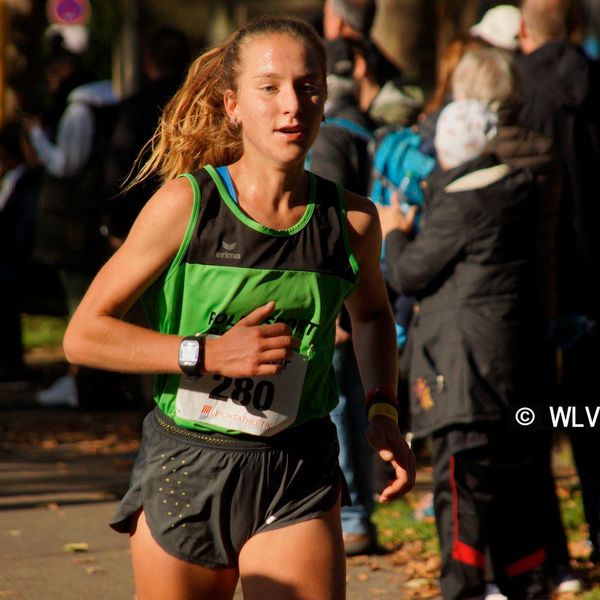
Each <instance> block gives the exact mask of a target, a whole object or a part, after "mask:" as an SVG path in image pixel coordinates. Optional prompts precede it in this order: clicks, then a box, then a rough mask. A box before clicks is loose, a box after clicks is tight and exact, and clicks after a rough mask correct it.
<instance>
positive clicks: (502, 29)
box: [470, 4, 521, 51]
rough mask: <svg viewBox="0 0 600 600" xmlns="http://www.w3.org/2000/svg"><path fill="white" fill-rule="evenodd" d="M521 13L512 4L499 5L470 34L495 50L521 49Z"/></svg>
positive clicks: (472, 28)
mask: <svg viewBox="0 0 600 600" xmlns="http://www.w3.org/2000/svg"><path fill="white" fill-rule="evenodd" d="M520 22H521V11H520V10H519V9H518V8H517V7H516V6H512V5H511V4H499V5H498V6H494V7H493V8H490V9H489V10H488V11H487V12H486V13H485V14H484V15H483V17H482V19H481V21H479V23H476V24H475V25H473V27H471V29H470V33H471V35H473V36H475V37H479V38H481V39H482V40H484V41H485V42H487V43H488V44H490V45H491V46H494V47H495V48H501V49H502V50H511V51H514V50H517V49H518V48H519V24H520Z"/></svg>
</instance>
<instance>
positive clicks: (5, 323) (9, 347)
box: [0, 266, 24, 379]
mask: <svg viewBox="0 0 600 600" xmlns="http://www.w3.org/2000/svg"><path fill="white" fill-rule="evenodd" d="M19 283H20V282H19V280H18V275H17V274H16V273H11V272H10V271H9V270H8V269H4V268H3V267H1V266H0V288H1V290H2V291H1V292H0V319H1V321H0V329H1V331H0V377H1V378H5V379H10V378H11V377H13V376H14V377H18V376H19V374H20V372H21V371H22V370H23V369H24V364H23V345H22V342H21V292H20V288H19Z"/></svg>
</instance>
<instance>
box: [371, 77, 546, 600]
mask: <svg viewBox="0 0 600 600" xmlns="http://www.w3.org/2000/svg"><path fill="white" fill-rule="evenodd" d="M512 85H514V81H512ZM497 130H498V115H497V114H496V112H495V111H493V110H492V109H490V107H489V105H488V103H486V102H481V101H478V100H468V99H467V100H458V101H455V102H452V103H450V104H448V105H447V106H446V107H445V108H444V109H443V110H442V112H441V114H440V117H439V121H438V124H437V129H436V135H435V145H436V151H437V155H438V159H439V163H440V166H441V168H442V170H441V171H440V172H437V173H435V174H433V175H432V176H430V178H429V180H428V190H427V196H426V211H425V223H424V225H423V227H422V229H421V231H420V232H419V235H418V236H417V237H416V238H415V239H414V240H412V241H410V238H409V237H407V236H406V234H405V233H403V231H405V232H409V231H410V228H411V226H412V223H411V221H410V219H409V218H407V217H406V216H403V215H402V213H401V212H400V211H399V210H394V208H393V207H391V208H389V209H381V218H382V227H383V231H384V234H385V233H388V231H390V233H389V235H387V237H386V249H387V250H386V251H387V263H388V273H389V277H390V283H391V285H392V286H393V287H394V288H395V289H396V291H398V292H399V293H405V294H413V295H415V296H417V298H418V299H419V301H420V304H419V310H418V312H417V313H416V316H415V318H414V320H413V324H412V326H411V330H410V334H409V345H408V351H409V354H410V373H409V375H410V382H411V419H412V431H413V435H415V436H416V437H422V436H424V435H428V434H432V435H433V463H434V504H435V513H436V524H437V529H438V536H439V538H440V544H441V552H442V576H441V587H442V595H443V597H444V598H445V599H446V598H447V599H450V598H476V597H483V596H484V595H485V567H486V558H485V555H486V551H487V550H489V553H490V556H491V561H492V563H493V567H494V572H495V574H496V578H497V581H498V584H499V585H500V588H501V589H502V591H503V592H504V593H505V594H506V595H507V596H508V597H510V598H535V597H540V598H541V597H547V596H545V595H544V594H546V593H547V591H546V582H545V574H544V570H543V565H544V558H545V556H544V546H545V543H544V533H543V524H542V521H541V519H539V518H538V516H539V502H540V499H541V498H540V496H539V493H538V487H539V486H538V485H537V483H536V481H535V476H536V474H537V472H538V469H539V463H540V461H542V460H543V458H544V452H543V443H542V440H541V438H538V437H537V436H536V435H535V434H532V433H531V432H525V433H522V432H518V431H510V429H509V428H508V420H507V419H508V413H509V406H510V405H511V404H513V403H518V402H519V401H522V400H524V399H529V398H531V396H532V394H533V393H539V390H540V380H539V378H538V376H537V374H538V365H537V364H536V360H535V358H532V357H536V356H538V354H539V349H540V347H542V346H543V323H542V317H541V312H542V311H541V308H540V307H539V304H538V299H539V294H538V293H537V291H536V290H532V287H534V286H535V281H536V279H534V278H532V277H531V273H532V272H533V270H534V269H535V261H534V260H533V256H534V254H535V252H534V248H533V246H534V243H533V241H532V238H531V229H532V227H533V226H534V224H533V215H534V211H533V210H532V203H533V199H534V195H533V191H534V187H535V179H534V177H533V175H532V173H531V172H530V170H529V169H526V168H525V169H512V168H511V167H509V166H508V165H506V164H503V163H501V162H500V161H499V160H498V158H497V157H495V156H494V155H493V154H487V152H486V146H487V144H488V143H489V141H490V140H491V139H493V138H494V137H495V136H496V134H497ZM532 292H535V293H532ZM517 565H520V567H517Z"/></svg>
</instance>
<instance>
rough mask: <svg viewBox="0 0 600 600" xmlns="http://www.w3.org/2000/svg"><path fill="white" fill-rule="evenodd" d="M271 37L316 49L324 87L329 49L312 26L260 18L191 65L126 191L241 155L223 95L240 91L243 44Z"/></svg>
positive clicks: (239, 139)
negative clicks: (149, 180) (288, 38)
mask: <svg viewBox="0 0 600 600" xmlns="http://www.w3.org/2000/svg"><path fill="white" fill-rule="evenodd" d="M271 34H285V35H289V36H291V37H293V38H296V39H298V40H300V41H302V42H303V43H305V44H306V45H307V46H308V47H310V48H314V49H315V50H316V51H317V56H318V57H319V62H320V66H321V69H322V73H323V85H325V81H326V73H327V59H326V54H325V48H324V47H323V44H322V43H321V40H320V39H319V36H318V34H317V32H316V31H315V29H314V28H313V27H312V25H310V24H309V23H308V22H306V21H304V20H302V19H297V18H295V17H287V16H267V17H259V18H258V19H256V20H254V21H252V22H250V23H249V24H247V25H245V26H244V27H242V28H240V29H238V30H237V31H236V32H235V33H233V34H232V35H231V36H230V37H229V38H228V39H227V40H226V41H225V42H224V43H223V44H222V45H220V46H217V47H216V48H213V49H212V50H209V51H208V52H205V53H204V54H202V55H201V56H199V57H198V58H197V59H196V60H195V61H194V62H193V63H192V64H191V66H190V68H189V70H188V73H187V77H186V79H185V81H184V83H183V85H182V86H181V88H180V89H179V91H178V92H177V93H176V94H175V95H174V96H173V98H172V99H171V101H170V102H169V103H168V104H167V105H166V107H165V109H164V111H163V114H162V117H161V119H160V122H159V125H158V127H157V128H156V131H155V132H154V135H153V136H152V138H151V139H150V141H149V142H148V144H149V145H150V147H151V153H150V157H149V158H148V160H147V161H146V162H145V163H144V164H143V165H142V166H141V168H140V169H139V172H138V173H137V174H136V175H135V177H134V178H133V179H132V180H131V182H130V183H129V184H128V186H127V188H129V187H132V186H133V185H135V184H137V183H139V182H141V181H143V180H145V179H147V178H149V177H151V176H153V175H155V174H156V175H158V176H159V178H160V179H161V180H162V181H163V182H164V181H167V180H169V179H172V178H173V177H176V176H177V175H179V174H181V173H185V172H189V171H193V170H195V169H198V168H199V167H201V166H202V165H205V164H208V163H210V164H214V165H224V164H231V163H232V162H235V161H236V160H238V159H239V158H240V157H241V155H242V151H243V148H242V136H241V131H240V129H241V128H240V127H238V126H236V125H234V124H232V123H231V122H230V121H229V119H228V118H227V114H226V112H225V106H224V103H223V97H224V95H225V92H226V91H227V90H234V91H236V90H237V82H238V78H239V74H240V64H241V52H242V46H243V45H244V43H246V42H248V41H250V40H251V39H256V38H258V37H262V36H265V35H271ZM143 153H144V151H142V153H141V154H140V156H141V155H142V154H143ZM138 160H140V159H139V158H138ZM136 168H137V165H136V166H134V170H135V169H136Z"/></svg>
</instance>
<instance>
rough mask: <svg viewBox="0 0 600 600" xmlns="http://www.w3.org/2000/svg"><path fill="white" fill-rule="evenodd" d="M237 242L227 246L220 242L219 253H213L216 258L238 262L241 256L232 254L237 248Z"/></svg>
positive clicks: (225, 243) (237, 253)
mask: <svg viewBox="0 0 600 600" xmlns="http://www.w3.org/2000/svg"><path fill="white" fill-rule="evenodd" d="M237 245H238V243H237V242H231V243H230V244H228V243H227V242H226V241H224V240H223V241H221V248H222V250H220V251H219V252H217V253H215V257H216V258H228V259H233V260H239V259H240V258H242V255H241V254H240V253H239V252H233V250H235V249H236V248H237Z"/></svg>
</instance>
